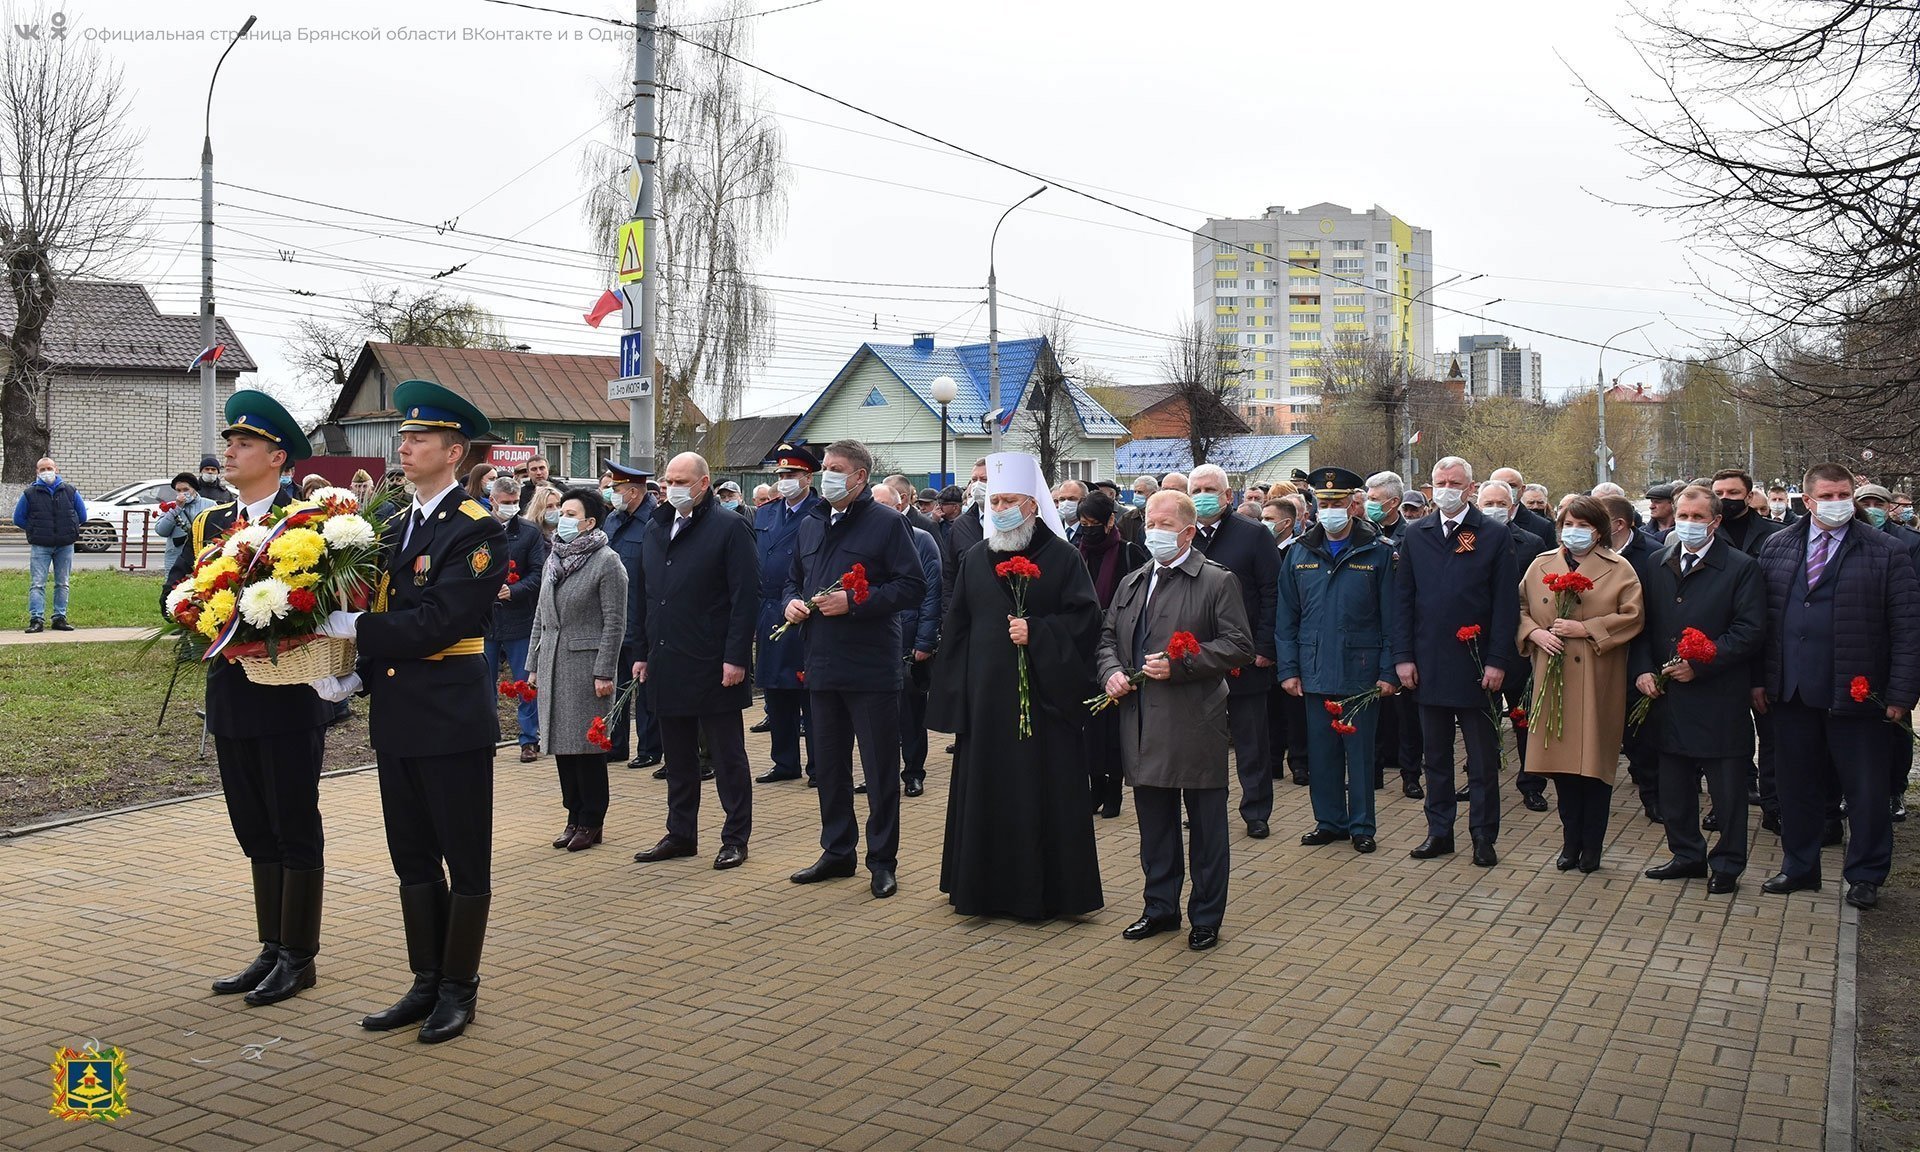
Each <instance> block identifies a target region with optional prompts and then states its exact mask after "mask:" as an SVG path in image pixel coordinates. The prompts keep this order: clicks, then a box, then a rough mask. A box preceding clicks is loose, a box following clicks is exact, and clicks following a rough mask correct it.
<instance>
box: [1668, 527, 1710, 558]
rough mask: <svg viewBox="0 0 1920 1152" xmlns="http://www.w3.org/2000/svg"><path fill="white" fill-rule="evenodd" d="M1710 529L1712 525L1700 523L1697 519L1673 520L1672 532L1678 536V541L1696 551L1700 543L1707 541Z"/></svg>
mask: <svg viewBox="0 0 1920 1152" xmlns="http://www.w3.org/2000/svg"><path fill="white" fill-rule="evenodd" d="M1712 531H1713V525H1711V524H1702V523H1701V522H1700V521H1698V520H1675V521H1674V522H1673V534H1674V535H1675V536H1677V537H1679V539H1680V543H1682V544H1684V545H1686V546H1687V547H1688V548H1691V549H1694V550H1695V551H1698V550H1699V548H1700V545H1702V544H1705V543H1706V542H1707V536H1708V534H1709V533H1711V532H1712Z"/></svg>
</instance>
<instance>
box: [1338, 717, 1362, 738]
mask: <svg viewBox="0 0 1920 1152" xmlns="http://www.w3.org/2000/svg"><path fill="white" fill-rule="evenodd" d="M1333 730H1334V731H1335V732H1338V733H1340V735H1342V736H1351V735H1353V734H1354V733H1355V732H1358V731H1360V729H1358V728H1356V727H1354V726H1353V725H1351V724H1349V723H1347V722H1346V721H1345V720H1335V721H1334V722H1333Z"/></svg>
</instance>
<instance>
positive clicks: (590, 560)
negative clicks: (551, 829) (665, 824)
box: [527, 488, 627, 852]
mask: <svg viewBox="0 0 1920 1152" xmlns="http://www.w3.org/2000/svg"><path fill="white" fill-rule="evenodd" d="M606 518H607V504H606V501H605V500H603V499H602V498H601V496H600V493H598V492H596V491H594V490H593V489H591V488H575V489H573V490H571V491H569V492H567V493H566V495H565V496H563V497H562V498H561V500H560V522H559V524H558V525H557V526H556V527H555V529H554V535H553V550H552V551H551V552H549V553H548V554H547V566H546V570H545V572H544V573H543V575H542V579H541V585H540V603H539V605H538V606H537V607H536V608H535V609H534V612H533V634H532V636H531V637H530V638H529V643H528V651H529V652H530V653H531V654H532V665H533V671H532V673H531V674H530V675H529V676H528V677H527V679H528V680H529V681H531V682H532V683H533V685H534V687H535V688H537V689H538V690H539V703H540V734H541V736H542V738H543V739H544V741H545V742H546V745H547V749H548V750H549V751H551V752H552V753H553V758H554V762H555V764H556V765H558V767H559V770H560V797H561V799H562V800H563V801H564V802H565V804H566V806H567V827H566V830H565V831H563V832H561V833H560V836H559V838H558V839H556V840H555V841H554V842H553V846H554V847H555V848H565V849H566V850H567V851H569V852H578V851H580V850H581V849H582V848H591V847H592V846H593V845H595V844H598V843H600V827H601V825H602V824H603V823H604V822H605V821H606V816H607V754H606V753H605V752H604V751H602V750H601V749H599V748H596V747H594V746H593V745H592V744H591V743H589V742H588V741H587V729H588V728H589V727H590V726H591V725H592V724H593V721H594V718H595V717H597V716H601V715H603V714H604V713H605V712H606V711H607V708H608V707H609V705H610V704H611V702H612V701H611V697H612V696H613V676H614V665H615V663H616V662H617V661H618V660H619V658H620V638H621V637H622V636H623V635H625V634H626V630H627V570H626V568H625V567H624V566H622V565H621V563H620V557H619V556H618V555H617V554H615V552H614V551H613V549H611V548H609V547H607V534H606V533H605V532H602V531H601V530H600V525H601V524H602V523H604V522H605V520H606Z"/></svg>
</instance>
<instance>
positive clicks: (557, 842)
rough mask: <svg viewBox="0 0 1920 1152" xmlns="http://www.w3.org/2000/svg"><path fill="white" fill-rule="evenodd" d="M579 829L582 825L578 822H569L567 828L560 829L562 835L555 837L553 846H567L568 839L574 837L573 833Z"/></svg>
mask: <svg viewBox="0 0 1920 1152" xmlns="http://www.w3.org/2000/svg"><path fill="white" fill-rule="evenodd" d="M579 830H580V825H578V824H569V825H567V826H566V827H565V828H562V829H560V835H558V836H555V837H554V838H553V846H554V847H555V848H565V847H566V846H567V841H569V840H571V839H573V834H574V833H575V832H578V831H579Z"/></svg>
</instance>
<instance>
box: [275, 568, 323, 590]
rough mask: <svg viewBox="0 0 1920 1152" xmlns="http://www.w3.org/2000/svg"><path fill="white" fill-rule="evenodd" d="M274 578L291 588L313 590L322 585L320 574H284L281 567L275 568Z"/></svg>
mask: <svg viewBox="0 0 1920 1152" xmlns="http://www.w3.org/2000/svg"><path fill="white" fill-rule="evenodd" d="M273 578H274V579H275V580H278V581H280V582H281V583H282V584H285V585H286V586H287V587H289V588H311V587H313V586H314V585H315V584H318V583H320V573H318V572H282V571H281V570H280V566H279V565H278V564H275V565H274V566H273Z"/></svg>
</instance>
